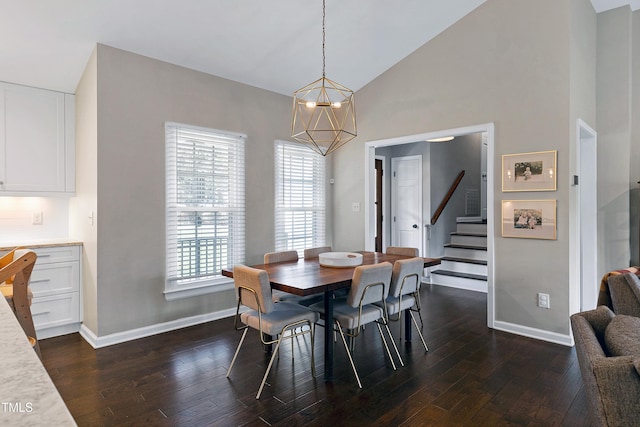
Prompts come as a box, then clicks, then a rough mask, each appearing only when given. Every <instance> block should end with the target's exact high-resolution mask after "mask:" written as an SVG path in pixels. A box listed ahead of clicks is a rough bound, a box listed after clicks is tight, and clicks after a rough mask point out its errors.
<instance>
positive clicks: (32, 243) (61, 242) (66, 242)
mask: <svg viewBox="0 0 640 427" xmlns="http://www.w3.org/2000/svg"><path fill="white" fill-rule="evenodd" d="M75 245H78V246H82V242H79V241H77V240H72V239H40V240H22V241H18V240H15V241H0V251H10V250H12V249H14V248H16V247H18V246H20V247H22V248H29V249H37V248H53V247H56V246H75Z"/></svg>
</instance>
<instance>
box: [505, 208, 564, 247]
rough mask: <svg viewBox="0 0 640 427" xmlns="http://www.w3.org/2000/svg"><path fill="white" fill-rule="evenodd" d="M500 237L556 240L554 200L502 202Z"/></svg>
mask: <svg viewBox="0 0 640 427" xmlns="http://www.w3.org/2000/svg"><path fill="white" fill-rule="evenodd" d="M502 237H517V238H521V239H548V240H555V239H556V201H555V200H503V201H502Z"/></svg>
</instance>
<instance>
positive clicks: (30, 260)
mask: <svg viewBox="0 0 640 427" xmlns="http://www.w3.org/2000/svg"><path fill="white" fill-rule="evenodd" d="M37 257H38V256H37V255H36V253H35V252H27V253H26V254H24V255H23V256H21V257H20V258H18V259H16V260H13V262H11V263H10V264H9V265H7V266H5V267H3V268H2V269H0V283H3V282H5V281H7V280H11V278H12V277H13V276H14V275H15V274H16V273H19V272H21V271H23V270H24V269H25V268H27V267H29V266H31V269H33V265H34V264H35V262H36V258H37ZM30 276H31V271H29V272H28V274H27V277H25V279H26V280H28V279H29V277H30Z"/></svg>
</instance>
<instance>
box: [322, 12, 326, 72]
mask: <svg viewBox="0 0 640 427" xmlns="http://www.w3.org/2000/svg"><path fill="white" fill-rule="evenodd" d="M325 7H326V6H325V0H322V78H324V77H325V73H324V69H325V61H326V59H325V53H324V45H325V30H324V20H325Z"/></svg>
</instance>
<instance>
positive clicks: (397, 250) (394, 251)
mask: <svg viewBox="0 0 640 427" xmlns="http://www.w3.org/2000/svg"><path fill="white" fill-rule="evenodd" d="M387 254H389V255H404V256H418V255H420V254H419V251H418V248H407V247H402V246H389V247H387Z"/></svg>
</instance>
